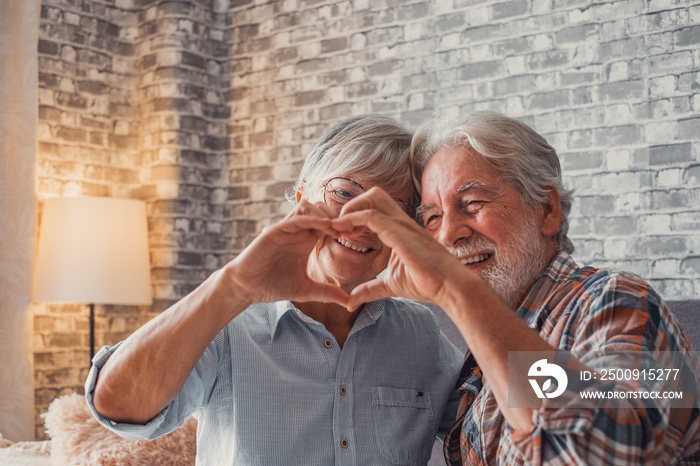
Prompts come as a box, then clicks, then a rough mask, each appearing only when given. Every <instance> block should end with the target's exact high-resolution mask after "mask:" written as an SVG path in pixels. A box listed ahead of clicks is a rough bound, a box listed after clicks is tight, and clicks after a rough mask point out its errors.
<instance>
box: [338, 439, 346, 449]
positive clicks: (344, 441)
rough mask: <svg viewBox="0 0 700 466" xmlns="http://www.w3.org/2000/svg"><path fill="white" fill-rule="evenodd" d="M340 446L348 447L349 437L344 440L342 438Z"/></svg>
mask: <svg viewBox="0 0 700 466" xmlns="http://www.w3.org/2000/svg"><path fill="white" fill-rule="evenodd" d="M340 446H341V447H343V448H347V447H348V439H346V438H344V439H343V440H341V441H340Z"/></svg>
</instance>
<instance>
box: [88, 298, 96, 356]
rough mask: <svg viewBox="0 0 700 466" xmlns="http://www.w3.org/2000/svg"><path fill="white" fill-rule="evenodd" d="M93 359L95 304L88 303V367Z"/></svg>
mask: <svg viewBox="0 0 700 466" xmlns="http://www.w3.org/2000/svg"><path fill="white" fill-rule="evenodd" d="M94 357H95V304H94V303H90V364H89V365H90V366H92V358H94Z"/></svg>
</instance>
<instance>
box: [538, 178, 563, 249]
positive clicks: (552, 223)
mask: <svg viewBox="0 0 700 466" xmlns="http://www.w3.org/2000/svg"><path fill="white" fill-rule="evenodd" d="M548 188H549V189H548V192H547V200H546V201H545V203H544V205H542V209H543V212H542V213H543V216H542V235H543V236H545V237H549V238H551V237H553V236H555V235H556V234H557V233H558V232H559V226H560V225H561V220H562V218H563V214H562V212H561V200H560V199H559V192H558V191H557V190H556V188H554V186H549V187H548Z"/></svg>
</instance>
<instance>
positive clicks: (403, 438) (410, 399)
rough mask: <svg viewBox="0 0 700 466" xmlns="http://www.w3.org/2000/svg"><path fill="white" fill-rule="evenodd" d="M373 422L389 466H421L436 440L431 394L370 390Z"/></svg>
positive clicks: (380, 448)
mask: <svg viewBox="0 0 700 466" xmlns="http://www.w3.org/2000/svg"><path fill="white" fill-rule="evenodd" d="M372 419H373V422H374V432H375V435H376V438H377V444H378V446H379V451H380V452H381V453H382V455H383V456H384V457H385V458H386V459H387V460H388V461H389V462H390V463H392V464H400V465H424V464H426V463H427V462H428V460H429V459H430V453H431V450H432V446H433V442H434V440H435V419H434V416H433V408H432V406H431V403H430V393H428V392H424V391H421V390H414V389H407V388H389V387H373V388H372Z"/></svg>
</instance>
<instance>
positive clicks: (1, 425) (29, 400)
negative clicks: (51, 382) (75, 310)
mask: <svg viewBox="0 0 700 466" xmlns="http://www.w3.org/2000/svg"><path fill="white" fill-rule="evenodd" d="M40 8H41V5H40V1H39V0H0V434H2V435H3V437H5V438H7V439H10V440H12V441H15V442H17V441H24V440H33V439H34V385H33V364H32V362H33V354H32V324H33V318H32V314H31V307H30V304H31V294H32V275H33V265H34V248H35V243H36V216H37V211H36V194H35V168H34V167H35V158H36V146H37V144H36V120H37V89H38V63H37V60H38V58H37V44H38V34H39V14H40Z"/></svg>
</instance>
